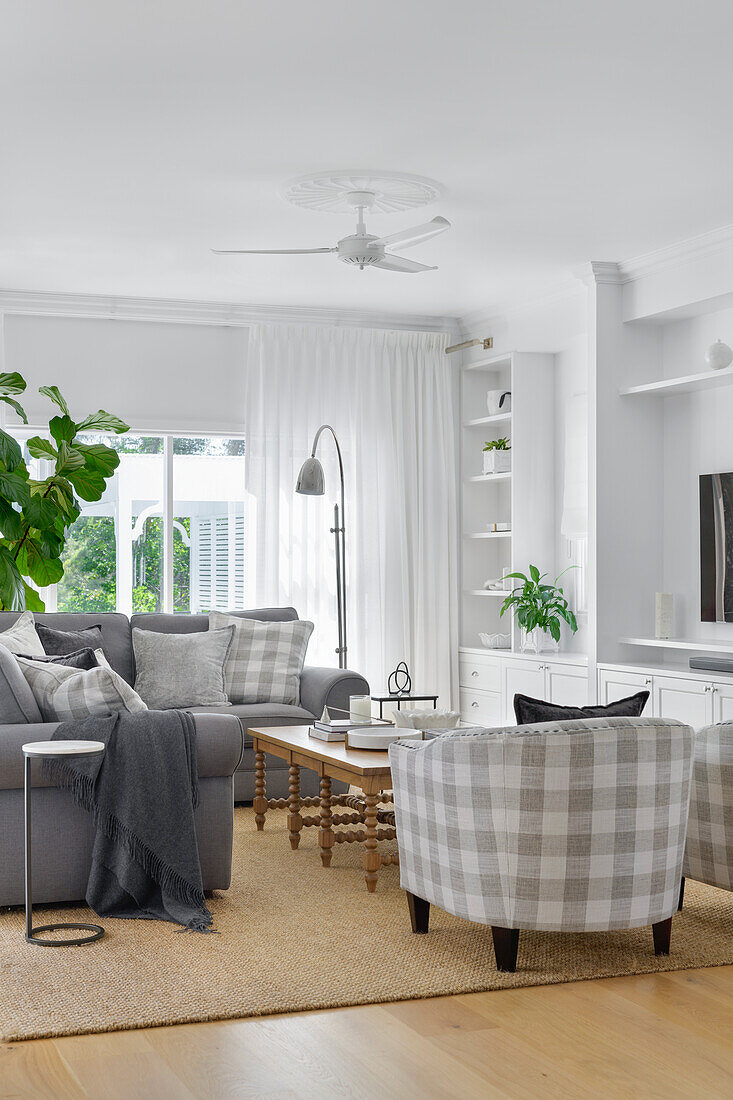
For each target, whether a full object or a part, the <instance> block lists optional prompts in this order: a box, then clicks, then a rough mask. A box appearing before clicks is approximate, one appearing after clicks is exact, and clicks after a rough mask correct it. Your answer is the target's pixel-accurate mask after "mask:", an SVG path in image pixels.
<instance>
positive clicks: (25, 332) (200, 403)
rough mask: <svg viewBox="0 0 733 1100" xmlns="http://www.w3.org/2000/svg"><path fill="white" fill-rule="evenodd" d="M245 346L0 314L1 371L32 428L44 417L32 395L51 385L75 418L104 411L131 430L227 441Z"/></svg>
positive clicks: (182, 328) (240, 393) (232, 340)
mask: <svg viewBox="0 0 733 1100" xmlns="http://www.w3.org/2000/svg"><path fill="white" fill-rule="evenodd" d="M247 338H248V330H247V329H246V328H243V327H231V328H228V327H225V326H221V325H201V324H181V323H168V322H153V321H128V320H119V321H118V320H105V319H96V318H95V319H91V318H74V317H43V316H32V315H31V316H26V315H13V314H8V315H6V316H5V319H4V359H5V362H4V366H3V369H4V370H6V371H19V372H20V374H22V375H23V377H24V378H25V379H26V381H27V383H28V390H27V391H26V394H25V395H24V397H23V402H22V403H23V404H24V406H25V408H26V411H27V413H28V417H29V420H30V422H31V423H32V424H35V425H38V426H40V425H44V424H46V423H47V422H48V417H49V415H52V411H51V410H52V409H53V406H52V405H51V404H50V402H49V401H48V400H47V399H46V398H44V397H41V396H40V395H39V394H38V392H37V390H38V387H39V386H42V385H56V386H58V387H59V389H60V390H61V392H62V393H63V394H64V396H65V397H66V399H67V400H68V402H69V404H70V406H71V411H72V414H73V415H76V416H78V418H79V419H82V416H86V415H87V414H88V413H90V412H93V411H96V410H97V409H99V408H104V409H107V410H108V411H109V412H113V413H115V414H116V415H118V416H121V417H122V419H123V420H126V421H127V422H128V423H129V424H130V425H131V426H132V427H133V428H138V429H149V430H152V429H156V428H157V429H174V430H175V429H178V430H180V431H201V432H202V433H203V432H207V431H210V432H231V433H233V434H235V433H239V432H241V431H242V423H243V402H244V374H245V366H246V354H247ZM13 422H15V418H14V414H9V416H8V423H13Z"/></svg>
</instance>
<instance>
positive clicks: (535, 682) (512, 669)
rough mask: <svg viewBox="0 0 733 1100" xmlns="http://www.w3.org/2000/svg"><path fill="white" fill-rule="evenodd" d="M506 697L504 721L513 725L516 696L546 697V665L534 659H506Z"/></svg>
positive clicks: (504, 676)
mask: <svg viewBox="0 0 733 1100" xmlns="http://www.w3.org/2000/svg"><path fill="white" fill-rule="evenodd" d="M502 681H503V682H502V695H503V697H504V722H505V723H506V725H508V726H513V725H514V723H515V721H516V719H515V717H514V696H515V695H530V696H531V697H532V698H533V699H545V698H546V695H545V666H544V664H542V663H535V662H534V661H511V660H509V661H505V662H504V674H503V677H502Z"/></svg>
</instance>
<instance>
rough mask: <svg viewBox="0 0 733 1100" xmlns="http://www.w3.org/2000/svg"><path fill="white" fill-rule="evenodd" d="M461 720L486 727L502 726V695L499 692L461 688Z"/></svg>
mask: <svg viewBox="0 0 733 1100" xmlns="http://www.w3.org/2000/svg"><path fill="white" fill-rule="evenodd" d="M460 705H461V718H462V719H463V721H464V722H475V723H477V724H478V725H484V726H501V725H502V724H503V723H502V720H501V695H500V694H499V692H498V691H470V690H468V689H467V688H461V693H460Z"/></svg>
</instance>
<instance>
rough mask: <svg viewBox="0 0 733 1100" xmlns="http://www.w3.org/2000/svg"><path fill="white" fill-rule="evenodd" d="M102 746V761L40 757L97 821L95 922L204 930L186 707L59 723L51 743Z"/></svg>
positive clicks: (192, 735)
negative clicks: (123, 920)
mask: <svg viewBox="0 0 733 1100" xmlns="http://www.w3.org/2000/svg"><path fill="white" fill-rule="evenodd" d="M59 739H61V740H67V741H76V740H82V741H103V742H104V744H105V746H106V751H105V753H104V755H103V756H102V755H98V756H91V757H82V758H80V759H77V760H68V761H65V760H63V758H53V759H51V760H47V761H44V771H45V775H46V776H47V777H48V779H50V780H51V781H53V782H55V783H57V784H58V785H59V786H62V787H68V788H69V790H70V791H71V794H72V797H73V799H74V801H75V802H76V803H77V804H78V805H79V806H82V807H83V808H84V809H85V810H88V811H89V812H90V813H91V814H92V815H93V817H94V822H95V825H96V836H95V841H94V849H93V852H92V868H91V871H90V873H89V881H88V884H87V896H86V900H87V904H88V905H90V906H91V908H92V909H93V910H94V911H95V912H96V913H98V914H99V915H100V916H107V917H127V918H133V917H137V918H141V919H143V920H167V921H173V922H174V923H176V924H182V925H183V927H184V929H187V930H188V931H191V932H209V931H211V930H212V929H211V927H210V925H211V923H212V916H211V913H210V912H209V910H208V908H207V906H206V901H205V899H204V890H203V884H202V880H201V864H200V862H199V853H198V845H197V843H196V832H195V829H194V818H193V815H194V810H195V808H196V806H197V804H198V768H197V760H196V726H195V722H194V719H193V716H192V715H191V714H189V713H188V711H182V710H168V711H157V710H148V711H140V712H137V713H134V714H128V713H126V712H125V713H122V714H113V715H110V716H108V717H104V718H84V719H82V720H81V721H77V722H64V723H63V724H62V725H61V726H59V728H58V729H57V730H56V732H55V733H54V734H53V740H54V741H56V740H59Z"/></svg>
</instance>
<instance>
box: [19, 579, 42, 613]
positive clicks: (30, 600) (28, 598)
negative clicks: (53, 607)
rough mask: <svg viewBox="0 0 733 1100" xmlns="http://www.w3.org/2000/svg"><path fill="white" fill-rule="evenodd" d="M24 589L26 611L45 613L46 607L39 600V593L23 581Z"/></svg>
mask: <svg viewBox="0 0 733 1100" xmlns="http://www.w3.org/2000/svg"><path fill="white" fill-rule="evenodd" d="M23 587H24V589H25V606H26V610H27V611H45V610H46V605H45V603H44V602H43V600H42V599H41V596H40V593H39V592H37V591H36V589H35V588H31V586H30V585H29V584H26V582H25V581H23Z"/></svg>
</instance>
